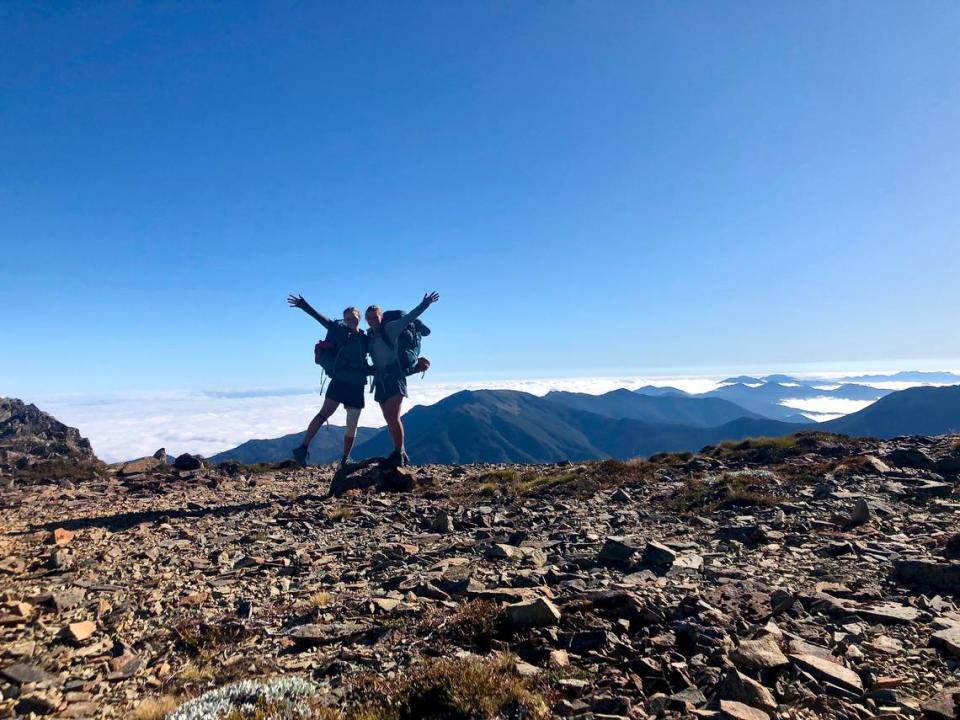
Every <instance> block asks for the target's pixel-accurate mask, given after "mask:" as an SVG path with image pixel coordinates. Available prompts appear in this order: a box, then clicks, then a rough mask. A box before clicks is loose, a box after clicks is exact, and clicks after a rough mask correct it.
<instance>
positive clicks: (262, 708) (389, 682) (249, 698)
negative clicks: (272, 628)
mask: <svg viewBox="0 0 960 720" xmlns="http://www.w3.org/2000/svg"><path fill="white" fill-rule="evenodd" d="M348 690H349V692H348V695H347V697H346V698H345V699H344V700H343V701H341V702H340V703H339V704H338V707H336V708H332V707H327V706H325V705H324V704H323V699H324V696H323V695H322V694H320V693H319V688H316V686H315V685H313V684H312V683H310V682H309V681H308V680H303V679H300V678H292V677H291V678H274V679H273V680H267V681H263V682H256V681H254V682H251V681H245V682H242V683H238V684H236V685H233V686H226V687H222V688H218V689H217V690H214V691H211V692H209V693H207V694H205V695H202V696H200V697H198V698H196V699H194V700H192V701H190V702H188V703H186V704H185V705H184V706H182V707H181V708H180V710H177V711H175V712H173V713H171V714H170V715H169V716H168V717H172V718H175V719H176V720H200V718H203V717H209V715H205V714H204V713H208V712H209V711H210V710H211V709H212V708H214V707H217V708H220V707H223V706H224V704H227V705H232V707H229V708H228V709H227V710H226V712H221V714H220V715H218V717H220V718H222V720H293V719H294V718H297V719H298V720H500V719H501V718H524V719H529V720H539V719H540V718H546V717H548V715H549V708H548V705H547V701H546V699H545V697H544V695H543V693H542V690H541V689H540V688H538V687H537V685H536V684H535V682H534V681H532V680H530V679H528V678H525V677H522V676H521V675H519V674H518V673H517V671H516V659H515V658H513V657H512V656H510V655H495V656H489V657H479V656H473V657H465V658H456V659H440V660H429V661H426V662H422V663H418V664H415V665H413V666H411V667H410V668H407V669H406V670H405V671H404V672H402V673H398V674H397V676H396V677H393V678H386V677H384V676H382V675H374V674H366V675H360V676H358V677H355V678H352V679H351V680H349V681H348ZM168 708H169V706H168V705H167V704H166V703H164V704H163V705H158V706H157V705H152V704H148V705H147V706H146V707H145V712H144V715H143V716H142V717H143V718H144V720H159V718H160V717H164V716H165V715H157V714H156V713H155V712H153V711H154V710H156V711H162V710H168Z"/></svg>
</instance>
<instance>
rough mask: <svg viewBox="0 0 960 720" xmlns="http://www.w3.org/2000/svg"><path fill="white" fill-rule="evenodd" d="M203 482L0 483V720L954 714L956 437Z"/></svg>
mask: <svg viewBox="0 0 960 720" xmlns="http://www.w3.org/2000/svg"><path fill="white" fill-rule="evenodd" d="M196 464H197V465H201V466H200V467H193V469H188V468H189V467H190V466H191V465H194V463H191V462H190V461H188V460H183V461H182V462H180V461H179V460H178V466H179V467H180V468H181V469H177V468H176V467H168V466H166V465H165V464H161V461H160V460H156V461H154V460H152V459H148V460H144V461H142V462H141V463H139V464H133V465H129V466H127V467H126V468H111V469H106V468H86V470H85V472H86V473H87V474H86V475H83V474H81V473H78V474H71V473H69V472H66V471H64V472H61V474H60V476H57V474H56V471H55V469H50V470H49V473H50V474H49V475H48V476H47V477H38V476H37V474H36V473H32V474H30V475H28V476H27V477H25V478H18V476H17V474H16V470H15V469H10V468H9V467H8V468H7V470H6V471H5V472H6V474H5V475H4V476H3V477H0V510H2V515H0V518H2V519H0V528H2V535H0V633H2V635H0V637H2V641H0V693H2V699H0V717H30V716H37V717H40V716H45V717H60V718H100V717H110V718H126V717H134V718H140V719H141V720H149V719H150V718H162V717H165V716H169V717H175V718H177V720H180V718H185V717H230V718H231V719H233V718H243V717H260V718H279V717H297V715H295V714H292V713H291V711H290V710H289V709H287V710H283V709H282V708H281V705H283V704H284V703H283V702H274V701H273V700H269V699H263V698H261V700H260V701H259V702H254V705H256V708H255V709H253V710H250V711H249V712H246V711H239V710H234V711H233V712H232V714H229V713H228V714H222V713H221V714H220V715H217V714H216V713H215V711H213V710H202V711H201V710H197V709H196V708H197V707H199V706H197V705H196V704H195V705H194V706H188V707H187V708H185V709H183V710H181V711H179V712H176V713H175V712H174V710H175V708H177V707H178V706H181V705H183V703H185V702H188V701H189V700H190V699H191V698H197V697H198V696H202V694H203V693H205V692H207V691H209V690H211V689H212V688H215V687H218V686H222V685H224V684H227V683H231V682H235V681H238V680H245V679H266V678H274V677H276V676H282V677H284V678H287V679H289V680H290V682H294V683H296V682H300V681H299V680H293V679H294V678H303V679H305V680H307V681H309V682H308V683H307V686H308V687H309V690H308V691H304V692H305V694H304V695H303V696H302V697H301V699H300V700H298V701H297V703H295V704H297V705H298V706H299V707H300V708H301V709H302V710H303V712H304V713H306V714H307V716H308V717H314V718H325V719H326V718H336V717H344V718H366V719H367V720H374V719H377V718H383V719H386V718H398V719H399V718H413V717H449V718H493V717H504V718H506V717H548V716H560V717H579V718H589V717H593V718H616V717H630V718H643V717H726V718H749V719H751V720H752V719H754V718H756V719H761V718H766V717H780V718H819V717H828V718H865V717H887V718H894V717H932V718H952V717H956V711H955V709H954V699H953V695H952V693H953V692H954V691H956V692H958V693H960V676H958V667H960V610H958V607H957V598H958V595H960V562H957V561H956V560H954V559H952V558H953V556H954V554H960V535H958V532H960V513H958V511H960V501H958V500H960V499H958V497H957V495H956V489H957V483H958V474H957V473H958V472H960V438H958V437H953V438H938V439H926V438H910V439H899V440H894V441H886V442H877V441H852V440H849V439H845V438H837V437H830V436H819V435H801V436H794V437H791V438H781V439H776V440H769V441H746V442H744V443H739V444H736V445H724V446H719V447H716V448H711V449H707V450H706V451H705V452H704V453H702V454H700V455H697V456H691V455H689V454H681V455H676V454H674V455H664V456H660V457H655V458H653V459H652V460H651V461H638V462H633V463H620V462H604V463H591V464H584V465H579V464H578V465H553V466H529V467H518V466H508V467H507V466H496V467H493V466H465V467H438V466H430V467H421V468H416V469H415V472H414V473H411V474H410V475H409V476H406V477H401V478H399V480H400V482H398V481H397V478H395V477H393V476H382V475H378V473H377V471H376V469H375V468H373V467H370V468H361V469H358V470H356V471H355V472H354V473H352V475H350V476H349V477H347V478H346V479H344V480H343V481H342V482H340V483H338V490H339V491H342V492H343V494H342V495H340V496H338V497H336V496H334V497H328V496H327V491H328V489H329V488H330V485H331V479H332V474H331V472H330V471H329V470H324V469H307V470H301V469H299V468H290V467H282V466H275V467H256V468H250V467H245V466H239V465H236V464H230V463H227V464H224V465H223V466H221V467H219V468H208V467H204V466H202V464H201V463H196ZM403 481H406V482H403ZM405 485H407V486H409V485H412V490H407V491H405V492H386V490H398V489H401V490H402V489H407V488H406V487H405ZM366 486H372V487H366ZM351 487H353V488H357V487H362V488H364V489H350V488H351ZM284 682H287V680H285V681H284ZM284 687H285V688H286V689H285V690H283V692H287V691H289V692H291V693H292V692H294V690H291V689H290V688H292V687H294V686H293V685H290V686H289V687H287V686H284ZM297 687H299V686H297ZM238 692H239V691H238ZM277 692H281V690H278V691H277ZM298 692H299V691H298ZM205 697H207V698H210V697H212V696H205ZM264 697H265V696H264ZM303 698H306V699H303ZM958 698H960V695H958ZM191 707H193V708H194V709H193V710H191V709H190V708H191ZM191 713H192V714H191ZM205 713H206V714H205ZM258 713H259V714H258Z"/></svg>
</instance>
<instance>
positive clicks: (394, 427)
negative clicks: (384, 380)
mask: <svg viewBox="0 0 960 720" xmlns="http://www.w3.org/2000/svg"><path fill="white" fill-rule="evenodd" d="M402 404H403V395H401V394H400V393H397V394H396V395H394V396H393V397H389V398H387V399H386V400H384V401H383V402H382V403H380V409H381V410H382V411H383V419H384V420H385V421H386V423H387V432H389V433H390V439H391V440H393V447H394V448H395V449H396V450H397V451H398V452H399V451H400V450H401V449H402V448H403V423H402V422H401V420H400V406H401V405H402Z"/></svg>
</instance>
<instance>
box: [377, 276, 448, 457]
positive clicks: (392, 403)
mask: <svg viewBox="0 0 960 720" xmlns="http://www.w3.org/2000/svg"><path fill="white" fill-rule="evenodd" d="M439 299H440V295H439V294H437V293H436V292H431V293H427V294H426V295H424V296H423V300H422V301H421V303H420V304H419V305H417V306H416V307H415V308H414V309H413V310H411V311H410V312H408V313H403V314H400V317H398V318H396V319H394V318H393V317H392V315H393V313H390V314H388V316H387V317H385V316H384V312H383V310H381V309H380V306H379V305H371V306H370V307H368V308H367V311H366V313H365V317H366V320H367V325H369V326H370V330H369V332H368V341H369V351H370V358H371V359H372V360H373V367H374V375H373V385H374V389H375V393H374V396H373V398H374V400H376V401H377V402H378V403H380V409H381V410H382V411H383V419H384V420H385V421H386V423H387V431H388V432H389V433H390V439H391V440H393V447H394V450H393V453H391V454H390V457H388V458H387V464H388V465H394V466H399V465H408V464H409V462H410V460H409V458H408V457H407V453H406V450H405V449H404V446H403V422H402V421H401V420H400V408H401V405H402V404H403V399H404V398H405V397H407V375H410V374H412V373H414V372H418V371H423V370H426V369H427V368H428V367H430V363H429V361H427V359H426V358H419V359H417V358H414V357H412V355H413V354H418V352H419V347H417V348H416V351H417V352H416V353H406V352H404V351H403V349H402V348H401V347H400V343H399V342H398V340H400V336H401V334H403V333H404V331H407V330H408V329H409V330H410V333H411V334H415V335H416V336H417V337H419V334H423V335H426V334H428V333H429V332H430V331H429V330H426V332H423V330H425V329H426V328H425V327H424V326H422V325H420V326H417V325H415V324H414V323H415V321H416V322H419V321H417V317H419V316H420V315H421V314H422V313H423V311H424V310H426V309H427V308H428V307H430V306H431V305H432V304H433V303H435V302H436V301H437V300H439ZM411 326H413V328H412V329H410V327H411ZM407 354H410V355H411V358H410V359H411V360H412V361H414V362H415V363H416V365H412V364H411V365H409V366H408V363H407V359H406V358H405V357H402V355H407Z"/></svg>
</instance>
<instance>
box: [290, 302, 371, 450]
mask: <svg viewBox="0 0 960 720" xmlns="http://www.w3.org/2000/svg"><path fill="white" fill-rule="evenodd" d="M287 302H288V303H290V306H291V307H296V308H300V309H301V310H303V311H304V312H305V313H307V315H309V316H310V317H312V318H313V319H314V320H316V321H317V322H318V323H320V324H321V325H323V326H324V327H325V328H326V329H327V337H326V339H325V340H323V341H321V342H319V343H317V347H316V349H315V350H314V354H315V360H316V362H317V364H318V365H321V366H322V367H323V368H324V370H325V371H326V372H327V374H328V375H329V376H330V384H329V385H328V386H327V392H326V395H325V396H324V400H323V406H322V407H321V408H320V412H318V413H317V414H316V416H315V417H314V418H313V420H311V421H310V426H309V427H308V428H307V433H306V435H304V437H303V442H302V443H301V444H300V445H299V447H296V448H294V449H293V459H294V460H296V461H297V462H298V463H299V464H300V465H302V466H306V464H307V456H308V455H309V454H310V453H309V447H310V441H311V440H313V437H314V435H316V434H317V431H318V430H319V429H320V428H321V427H323V424H324V423H325V422H326V421H327V420H329V419H330V416H331V415H333V413H335V412H336V411H337V408H338V407H340V405H341V404H342V405H343V407H344V409H345V410H346V411H347V427H346V429H345V430H344V434H343V457H342V458H341V459H340V468H341V469H342V468H343V466H344V465H346V464H347V462H348V461H349V459H350V451H351V450H352V449H353V440H354V438H355V437H356V435H357V423H358V422H359V420H360V412H361V411H362V410H363V391H364V388H365V386H366V383H367V376H368V375H369V373H370V365H369V364H368V363H367V335H366V333H364V331H363V330H361V329H360V311H359V310H358V309H357V308H355V307H348V308H346V309H345V310H344V311H343V320H342V321H339V320H331V319H330V318H328V317H326V316H325V315H323V314H321V313H319V312H317V311H316V310H314V309H313V308H312V307H311V306H310V303H308V302H307V301H306V300H304V299H303V297H301V296H300V295H291V296H290V297H288V298H287Z"/></svg>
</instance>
